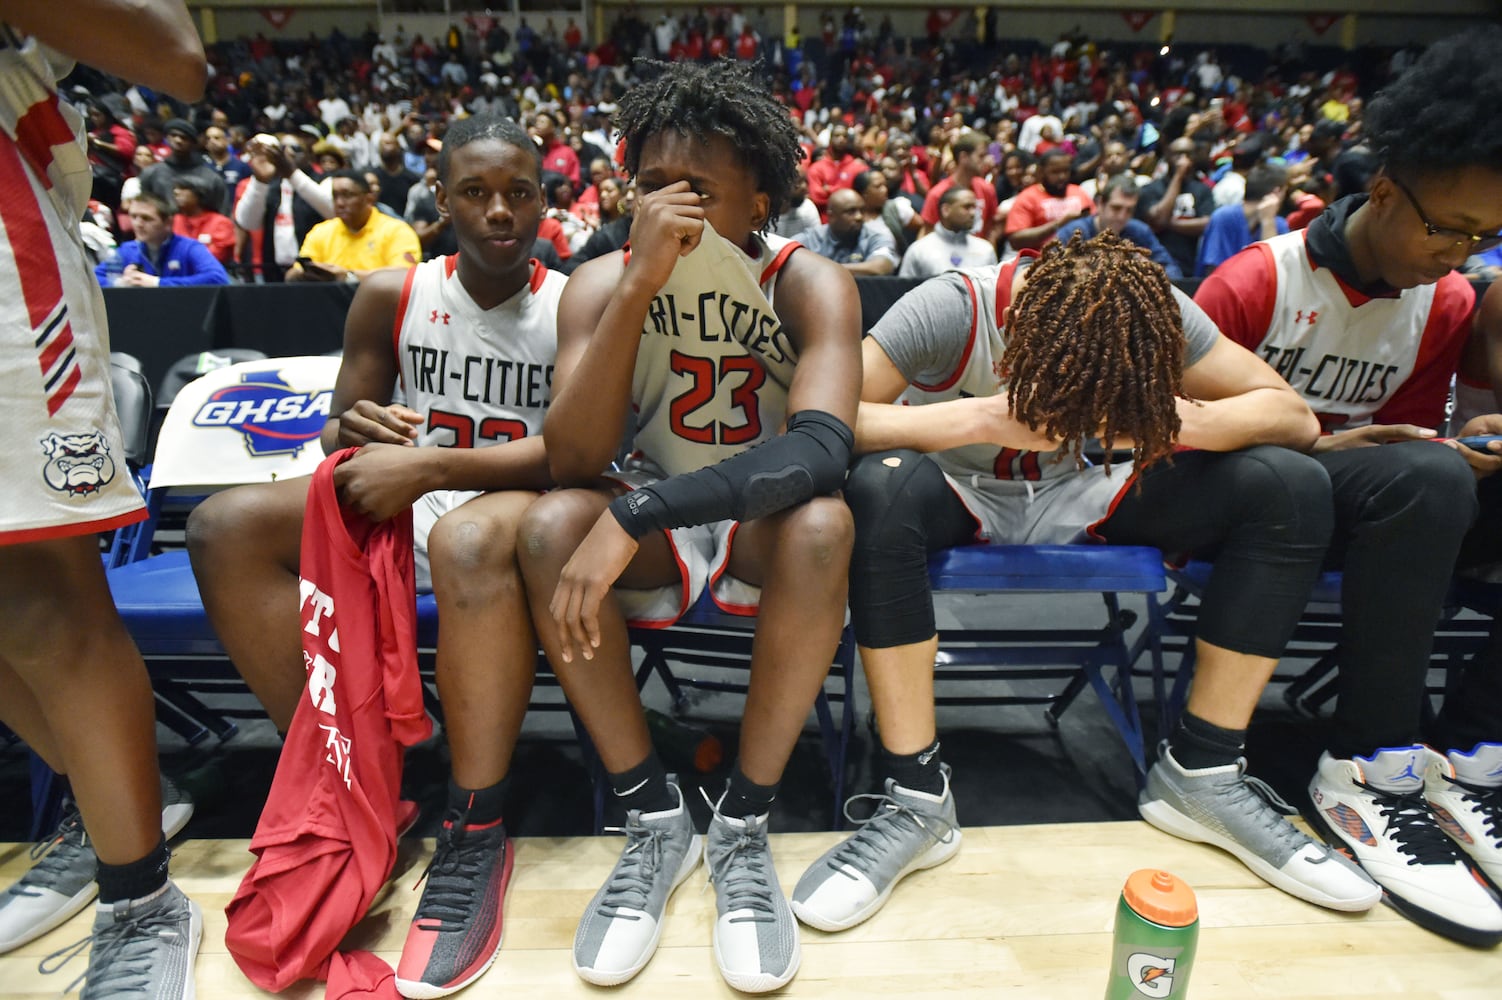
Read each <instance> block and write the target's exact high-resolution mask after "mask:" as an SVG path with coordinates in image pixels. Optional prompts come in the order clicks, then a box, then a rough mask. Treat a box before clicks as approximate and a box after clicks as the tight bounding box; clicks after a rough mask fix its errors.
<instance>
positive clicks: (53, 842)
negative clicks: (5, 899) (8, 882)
mask: <svg viewBox="0 0 1502 1000" xmlns="http://www.w3.org/2000/svg"><path fill="white" fill-rule="evenodd" d="M87 850H90V848H89V834H88V831H86V830H85V829H84V828H83V817H82V816H80V815H79V813H78V809H77V807H76V806H75V807H70V808H69V809H68V811H67V812H66V813H64V814H63V818H62V821H61V822H59V823H58V824H57V830H56V831H55V832H54V833H53V834H52V836H50V837H48V838H47V839H46V840H39V841H37V842H36V843H35V844H33V845H32V846H31V859H32V860H33V861H35V862H36V864H35V865H33V866H32V867H31V870H30V871H28V872H27V873H26V874H25V875H23V876H22V877H21V879H20V880H19V881H17V882H16V883H15V884H14V885H12V886H11V887H10V892H11V894H12V895H16V896H37V895H40V892H39V891H38V890H41V889H51V888H52V887H53V886H55V885H57V884H58V883H60V882H61V881H62V880H63V876H64V875H65V874H67V872H68V870H69V869H70V868H71V867H72V866H73V865H74V864H75V863H76V862H77V860H78V855H79V852H81V851H87Z"/></svg>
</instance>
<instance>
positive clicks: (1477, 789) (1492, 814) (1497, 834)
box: [1442, 774, 1502, 842]
mask: <svg viewBox="0 0 1502 1000" xmlns="http://www.w3.org/2000/svg"><path fill="white" fill-rule="evenodd" d="M1442 777H1443V778H1444V779H1445V780H1446V781H1448V782H1449V783H1450V784H1452V785H1458V786H1460V789H1461V796H1460V797H1461V799H1462V800H1463V801H1464V802H1466V803H1467V804H1469V805H1471V806H1473V807H1474V808H1475V810H1476V811H1477V812H1479V813H1480V814H1481V817H1482V819H1481V832H1482V833H1485V834H1486V835H1487V836H1488V837H1490V838H1492V840H1494V841H1499V842H1502V788H1487V787H1485V786H1482V785H1472V784H1470V783H1468V782H1465V781H1461V780H1460V779H1459V778H1452V777H1450V776H1449V775H1448V774H1446V775H1442Z"/></svg>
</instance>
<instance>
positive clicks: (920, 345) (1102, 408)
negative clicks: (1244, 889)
mask: <svg viewBox="0 0 1502 1000" xmlns="http://www.w3.org/2000/svg"><path fill="white" fill-rule="evenodd" d="M1145 256H1146V255H1145V254H1143V253H1142V251H1141V250H1139V249H1137V248H1134V247H1130V246H1127V245H1125V244H1123V243H1122V242H1120V241H1119V240H1117V238H1116V237H1115V236H1114V235H1113V234H1110V233H1103V234H1101V235H1100V236H1098V237H1096V238H1095V239H1094V240H1090V241H1088V242H1087V241H1083V240H1078V239H1076V240H1073V241H1071V242H1070V243H1069V244H1067V245H1064V244H1060V243H1053V244H1050V245H1047V246H1045V247H1044V248H1043V251H1042V255H1041V257H1040V258H1039V259H1038V260H1037V261H1036V262H1033V261H1031V260H1029V259H1027V258H1018V260H1017V261H1016V262H1014V263H1011V264H1006V265H1002V266H1000V267H990V268H982V269H980V270H975V271H957V272H951V273H948V274H944V275H941V276H939V277H936V278H932V279H930V280H928V281H926V282H924V283H923V284H922V285H920V286H918V287H917V288H915V289H913V290H912V291H911V292H909V293H908V294H907V295H906V296H904V297H903V298H902V299H901V300H900V301H899V302H898V303H897V305H896V306H894V307H893V308H892V309H891V310H889V311H888V312H887V313H886V314H885V315H884V316H883V317H882V318H881V320H880V322H878V323H877V324H876V326H875V328H874V329H873V330H872V331H871V334H870V336H868V337H867V338H866V339H865V341H864V344H863V382H862V389H861V404H860V412H859V420H858V423H857V427H856V445H855V451H856V453H857V455H858V456H859V457H858V458H857V459H856V460H855V462H854V464H853V466H852V469H851V472H850V475H849V476H848V478H847V480H846V484H845V497H846V501H847V502H848V503H849V505H850V509H851V513H852V514H853V515H854V518H855V526H856V527H855V549H854V554H853V557H852V560H851V572H850V608H851V622H852V625H853V628H854V631H855V640H856V643H857V645H858V647H859V650H860V656H861V663H862V665H863V667H864V669H865V673H866V679H867V682H868V684H869V687H870V691H871V702H872V705H873V707H874V709H875V713H876V721H877V726H878V730H879V735H880V742H881V750H880V762H881V771H880V777H881V779H882V780H883V783H884V791H885V796H883V797H882V798H881V799H880V800H878V805H877V808H876V811H875V814H874V815H873V816H872V817H871V818H870V820H869V821H868V822H867V823H865V824H864V825H863V826H862V827H861V828H860V830H859V831H857V832H856V833H854V834H853V835H851V836H850V837H848V838H847V839H846V840H845V842H844V843H842V844H840V845H838V846H836V847H835V848H833V849H831V850H830V851H829V852H828V853H826V854H825V855H824V856H823V857H821V858H819V859H818V860H817V861H815V862H814V863H813V864H812V865H810V866H809V867H808V869H807V870H806V871H805V873H804V875H803V877H802V878H801V879H799V881H798V884H797V887H796V888H795V889H794V890H793V908H794V912H795V913H797V914H798V916H799V917H800V918H801V919H802V920H803V921H804V922H805V923H807V924H810V925H812V926H814V927H818V928H821V929H824V930H830V931H836V930H844V929H846V928H849V927H852V926H854V925H856V924H858V923H860V922H861V921H863V920H865V919H866V918H868V917H870V916H871V915H872V914H874V913H875V912H876V911H877V909H878V908H879V907H880V906H881V905H882V904H883V903H884V902H885V901H886V899H887V896H888V893H889V892H891V890H892V889H893V887H894V886H895V885H896V883H897V882H898V880H900V879H901V878H902V877H903V876H904V875H906V874H907V873H909V872H911V871H914V870H916V869H918V868H925V867H932V866H934V865H937V864H941V863H943V862H945V861H947V860H948V859H950V858H951V857H953V856H954V854H955V853H956V852H957V851H958V850H959V847H960V843H961V834H962V831H961V830H960V827H959V823H958V819H957V813H956V802H955V799H956V796H955V794H954V790H953V788H954V786H952V785H951V782H950V768H949V766H948V765H947V764H945V763H944V762H943V759H942V756H941V747H940V743H939V740H938V738H937V731H936V729H935V719H934V701H933V698H934V695H933V665H934V657H935V653H936V651H937V649H938V645H939V637H938V635H937V633H936V631H935V627H934V626H935V620H934V608H933V600H932V596H931V595H930V593H929V577H928V556H929V554H930V553H931V552H934V551H937V550H939V549H942V548H947V547H949V546H954V545H965V544H970V543H973V542H975V541H977V540H984V541H990V542H993V543H1008V544H1063V543H1070V542H1077V541H1084V540H1087V539H1088V540H1095V541H1104V542H1106V543H1108V544H1114V545H1151V546H1155V547H1159V548H1161V549H1162V550H1164V551H1168V552H1186V551H1188V552H1196V551H1200V552H1219V553H1221V562H1220V563H1219V564H1217V566H1216V568H1215V578H1214V581H1213V583H1212V585H1211V587H1209V588H1208V589H1207V590H1206V592H1205V598H1204V601H1205V605H1204V606H1203V607H1202V610H1201V612H1200V619H1199V626H1198V635H1197V637H1196V639H1195V645H1196V650H1197V653H1198V656H1199V657H1200V659H1199V660H1198V662H1197V664H1196V668H1195V669H1196V683H1195V686H1194V688H1193V689H1192V691H1191V693H1190V704H1189V709H1188V712H1189V714H1188V715H1187V716H1186V719H1198V718H1200V717H1209V718H1214V719H1221V720H1223V724H1233V725H1242V726H1244V725H1245V723H1246V718H1247V717H1250V715H1251V712H1252V709H1253V707H1254V706H1255V705H1256V701H1257V699H1256V697H1255V694H1254V695H1253V696H1252V697H1251V698H1250V700H1246V699H1243V700H1241V701H1238V702H1227V701H1226V700H1225V699H1223V698H1221V697H1220V696H1219V690H1220V689H1219V687H1218V686H1217V685H1218V683H1219V682H1221V681H1222V679H1226V680H1229V681H1232V682H1235V681H1239V680H1240V679H1241V678H1243V677H1246V676H1256V677H1259V678H1265V677H1267V676H1269V675H1271V673H1272V671H1273V669H1274V668H1275V667H1276V665H1277V663H1278V658H1279V656H1280V655H1281V654H1282V652H1283V647H1284V645H1285V644H1286V643H1287V642H1288V640H1289V639H1290V638H1291V636H1292V634H1293V630H1294V627H1295V626H1296V624H1297V623H1298V620H1299V616H1300V615H1301V614H1302V612H1303V609H1304V603H1305V600H1306V597H1307V594H1308V591H1309V587H1310V585H1311V584H1312V583H1313V581H1314V579H1315V578H1316V576H1318V573H1319V561H1320V558H1321V556H1322V555H1323V553H1324V547H1325V542H1326V540H1327V539H1328V537H1329V532H1330V512H1329V508H1328V504H1329V481H1328V479H1327V478H1326V476H1325V475H1324V470H1323V469H1321V468H1320V467H1319V466H1318V464H1317V463H1316V462H1315V461H1314V460H1313V459H1311V458H1309V457H1308V456H1306V455H1302V454H1299V453H1298V452H1296V451H1294V450H1291V449H1302V448H1306V447H1308V446H1309V444H1310V443H1311V442H1312V441H1313V439H1314V438H1315V436H1316V435H1317V434H1318V430H1319V427H1318V424H1317V423H1316V422H1315V419H1314V415H1313V414H1312V413H1310V411H1309V408H1308V407H1307V406H1306V405H1305V404H1304V402H1303V401H1302V400H1301V399H1299V397H1298V395H1297V394H1296V393H1294V392H1293V391H1291V390H1290V389H1289V388H1288V386H1287V385H1285V384H1283V382H1282V381H1281V380H1280V379H1279V378H1278V377H1277V374H1276V373H1275V372H1274V371H1273V370H1272V369H1271V368H1270V367H1268V365H1267V364H1265V363H1264V362H1263V361H1261V360H1260V359H1258V358H1257V357H1256V356H1255V355H1253V354H1251V353H1250V352H1248V351H1246V350H1244V349H1242V348H1240V347H1238V346H1236V345H1235V344H1233V343H1231V342H1230V341H1228V340H1226V339H1225V338H1223V337H1221V336H1220V335H1219V333H1218V332H1217V331H1216V329H1215V326H1214V325H1213V324H1212V323H1211V322H1210V321H1209V320H1208V319H1207V318H1206V317H1205V315H1204V313H1203V312H1202V311H1201V310H1199V309H1198V308H1196V307H1195V306H1194V304H1193V303H1192V302H1191V301H1190V300H1189V299H1188V298H1187V297H1186V296H1184V295H1183V294H1182V293H1180V292H1178V291H1177V290H1176V289H1175V288H1174V287H1173V286H1172V285H1171V284H1170V283H1169V281H1168V278H1167V276H1166V275H1165V274H1164V273H1163V270H1162V269H1161V268H1159V267H1157V266H1155V265H1153V264H1152V263H1150V262H1149V261H1147V260H1146V259H1145ZM1186 397H1189V398H1186ZM1190 398H1192V399H1193V400H1194V401H1193V402H1191V401H1190ZM1102 438H1103V443H1104V445H1105V447H1106V448H1107V449H1108V454H1109V449H1110V448H1111V446H1112V444H1113V442H1115V441H1121V443H1122V446H1123V447H1126V446H1127V442H1130V448H1131V450H1132V470H1131V473H1130V474H1127V473H1126V472H1125V470H1122V469H1121V468H1120V467H1119V463H1112V462H1107V463H1105V464H1104V466H1102V465H1090V464H1088V463H1086V462H1084V461H1083V459H1082V458H1081V449H1082V448H1083V447H1084V446H1085V445H1086V444H1087V443H1088V442H1093V441H1096V440H1101V439H1102ZM1181 446H1187V449H1188V450H1182V451H1180V450H1179V449H1180V448H1181ZM1170 457H1171V461H1169V460H1168V459H1169V458H1170ZM1206 659H1208V668H1207V662H1206ZM1168 744H1169V746H1171V747H1173V748H1174V750H1173V752H1174V753H1176V754H1178V753H1184V752H1186V751H1184V750H1183V749H1181V748H1183V747H1184V746H1185V745H1186V744H1187V745H1188V746H1189V747H1190V748H1191V749H1192V750H1193V751H1194V752H1195V753H1199V752H1201V751H1200V745H1199V743H1198V742H1196V737H1195V729H1194V725H1193V723H1190V722H1186V723H1185V724H1184V725H1181V726H1180V728H1178V729H1176V730H1174V731H1173V733H1172V734H1171V735H1170V736H1169V739H1168ZM1195 773H1198V772H1195ZM1207 784H1209V785H1210V787H1209V788H1208V789H1207V790H1205V791H1204V792H1203V793H1202V794H1201V795H1200V796H1199V797H1198V800H1197V801H1196V805H1197V806H1200V808H1199V809H1197V810H1196V811H1194V813H1193V815H1194V817H1195V820H1196V821H1197V822H1203V823H1206V824H1208V825H1212V826H1214V827H1216V828H1217V829H1221V830H1230V831H1234V833H1233V834H1232V835H1233V836H1235V835H1238V834H1242V833H1243V832H1245V835H1246V836H1248V837H1252V836H1255V837H1256V838H1258V839H1257V841H1256V843H1257V845H1258V846H1261V847H1265V848H1267V853H1269V854H1271V855H1274V858H1273V864H1272V866H1271V867H1272V868H1273V870H1274V871H1275V872H1276V875H1277V878H1276V884H1279V885H1281V886H1283V887H1284V888H1286V889H1288V890H1289V891H1291V892H1295V893H1296V894H1297V895H1299V896H1301V897H1302V898H1305V899H1310V900H1314V901H1317V902H1321V903H1323V904H1324V905H1326V906H1332V907H1335V908H1337V909H1348V910H1364V909H1369V908H1370V907H1372V906H1374V905H1375V904H1376V903H1377V902H1378V900H1379V899H1380V898H1381V892H1380V890H1379V889H1378V888H1377V887H1376V886H1375V885H1373V884H1372V883H1371V882H1370V881H1369V880H1368V879H1367V878H1365V877H1364V876H1363V875H1362V874H1361V873H1360V872H1359V871H1356V870H1355V869H1354V868H1353V867H1352V866H1351V865H1350V864H1349V863H1347V862H1345V861H1344V860H1343V859H1341V858H1340V856H1339V855H1337V854H1336V853H1335V852H1334V851H1333V850H1331V849H1328V848H1324V847H1321V846H1320V845H1318V844H1317V843H1315V842H1314V841H1313V840H1311V839H1310V838H1309V837H1308V836H1307V835H1305V834H1304V833H1302V832H1300V831H1299V830H1298V829H1297V828H1296V827H1294V826H1293V825H1292V824H1291V823H1288V822H1287V821H1286V820H1285V819H1283V818H1282V817H1280V816H1279V815H1278V814H1277V813H1276V812H1274V811H1273V808H1272V807H1271V806H1270V805H1269V804H1268V803H1267V802H1266V801H1265V800H1264V799H1262V798H1260V797H1259V796H1258V795H1257V793H1256V788H1257V786H1256V785H1255V784H1253V783H1252V782H1251V781H1250V780H1248V779H1246V778H1245V777H1244V776H1243V775H1242V773H1241V771H1240V770H1239V769H1238V768H1237V767H1236V766H1235V765H1234V764H1233V765H1232V767H1231V768H1228V769H1225V771H1224V772H1217V774H1216V778H1215V780H1214V781H1213V782H1207ZM1153 790H1154V786H1151V785H1150V786H1149V792H1152V791H1153Z"/></svg>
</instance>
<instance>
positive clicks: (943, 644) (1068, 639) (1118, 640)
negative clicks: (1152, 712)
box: [928, 545, 1167, 783]
mask: <svg viewBox="0 0 1502 1000" xmlns="http://www.w3.org/2000/svg"><path fill="white" fill-rule="evenodd" d="M928 571H929V580H930V582H931V584H932V586H933V590H934V593H935V595H936V596H937V595H940V594H952V593H967V594H1095V595H1099V596H1100V598H1101V601H1102V602H1103V604H1104V605H1105V611H1106V616H1105V622H1104V623H1103V624H1098V625H1092V624H1088V623H1081V624H1079V625H1076V626H1066V627H1062V628H1042V627H1039V628H1034V627H1026V626H1024V627H1007V628H968V627H961V628H956V629H941V630H940V632H939V653H938V657H937V658H936V660H935V663H934V682H935V698H934V700H935V703H936V704H938V705H1045V706H1047V707H1046V708H1045V710H1044V713H1043V715H1044V718H1045V719H1046V720H1047V721H1048V722H1049V724H1050V725H1054V726H1056V725H1058V720H1059V717H1060V716H1061V715H1062V714H1063V713H1064V711H1065V710H1067V709H1068V708H1069V706H1070V704H1071V703H1072V702H1073V701H1074V699H1075V698H1076V697H1077V696H1078V695H1079V693H1080V692H1081V691H1083V690H1084V688H1085V686H1086V685H1087V684H1088V685H1089V686H1090V687H1091V688H1093V689H1094V690H1095V692H1096V694H1097V695H1098V696H1099V697H1100V702H1101V706H1102V707H1103V708H1104V709H1105V712H1106V715H1107V717H1108V718H1109V719H1110V721H1111V725H1112V726H1113V727H1114V728H1115V730H1116V732H1117V735H1119V736H1120V737H1121V741H1122V743H1124V744H1125V745H1126V748H1127V752H1128V753H1129V754H1130V755H1131V758H1132V763H1133V765H1134V767H1135V768H1136V772H1137V779H1138V781H1139V783H1140V782H1142V781H1143V780H1145V779H1146V776H1147V759H1146V752H1145V748H1144V743H1143V736H1142V720H1141V718H1140V716H1139V715H1138V712H1137V701H1136V696H1135V694H1134V692H1133V691H1132V676H1131V669H1132V664H1133V663H1135V662H1136V661H1137V660H1138V659H1139V658H1140V657H1141V656H1142V654H1143V653H1144V652H1145V653H1148V654H1149V655H1150V656H1151V657H1152V660H1153V662H1154V663H1158V662H1159V661H1160V660H1161V656H1162V653H1161V649H1160V646H1159V635H1160V629H1161V623H1160V621H1159V618H1158V614H1157V610H1156V608H1157V603H1156V600H1155V598H1156V596H1157V595H1158V593H1159V592H1160V591H1162V590H1164V589H1165V588H1166V587H1167V579H1166V576H1165V574H1164V569H1163V557H1162V554H1161V553H1159V551H1158V550H1157V549H1154V548H1147V547H1139V546H1125V545H1123V546H1115V545H967V546H961V547H958V548H952V549H945V550H942V551H940V552H936V553H934V555H933V556H932V557H931V558H930V559H929V566H928ZM1122 594H1141V595H1143V596H1144V597H1145V598H1146V604H1147V610H1148V618H1147V621H1146V622H1145V623H1144V624H1143V627H1142V631H1141V633H1140V634H1139V635H1138V637H1137V638H1136V639H1135V640H1133V641H1130V642H1129V641H1128V632H1129V630H1130V629H1131V628H1132V627H1133V626H1134V625H1136V624H1137V621H1138V618H1137V615H1136V614H1135V613H1134V612H1132V611H1130V610H1125V609H1123V608H1122V607H1121V601H1120V597H1121V595H1122ZM1110 668H1114V673H1113V674H1112V675H1111V679H1110V680H1109V681H1108V680H1107V673H1106V671H1107V670H1108V669H1110ZM998 680H1006V681H1011V680H1065V681H1066V683H1065V686H1064V687H1063V689H1062V690H1060V691H1059V692H1058V693H1055V694H1042V695H1018V694H1009V695H992V694H985V695H974V694H969V695H946V694H941V693H939V692H940V691H941V690H942V688H944V687H948V686H950V685H952V684H955V683H969V682H977V681H990V682H994V681H998Z"/></svg>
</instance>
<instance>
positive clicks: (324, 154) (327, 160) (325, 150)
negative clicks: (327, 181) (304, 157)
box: [313, 139, 349, 177]
mask: <svg viewBox="0 0 1502 1000" xmlns="http://www.w3.org/2000/svg"><path fill="white" fill-rule="evenodd" d="M313 162H315V163H317V164H318V172H319V174H320V175H322V176H324V177H327V176H329V175H330V174H332V173H334V172H335V171H337V170H343V169H345V168H346V167H348V166H349V158H348V157H347V156H345V155H344V150H343V149H341V148H339V145H338V144H337V143H333V142H329V141H328V140H327V139H319V140H318V141H317V142H315V143H313Z"/></svg>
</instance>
